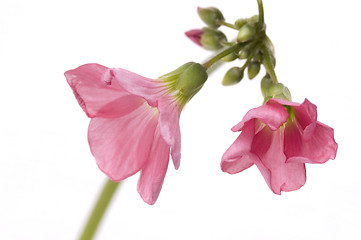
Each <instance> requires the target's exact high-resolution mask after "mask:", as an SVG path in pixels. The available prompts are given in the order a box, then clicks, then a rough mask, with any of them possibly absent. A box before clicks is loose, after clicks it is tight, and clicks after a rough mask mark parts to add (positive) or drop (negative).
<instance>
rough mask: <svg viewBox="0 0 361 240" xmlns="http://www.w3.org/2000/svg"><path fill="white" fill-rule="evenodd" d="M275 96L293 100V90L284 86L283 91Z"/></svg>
mask: <svg viewBox="0 0 361 240" xmlns="http://www.w3.org/2000/svg"><path fill="white" fill-rule="evenodd" d="M274 98H278V99H284V100H287V101H292V97H291V92H290V90H289V89H288V87H284V88H283V90H282V92H281V93H279V94H277V95H275V96H274Z"/></svg>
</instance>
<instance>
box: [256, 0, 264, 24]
mask: <svg viewBox="0 0 361 240" xmlns="http://www.w3.org/2000/svg"><path fill="white" fill-rule="evenodd" d="M257 3H258V12H259V14H258V22H259V23H260V25H261V26H263V23H264V11H263V3H262V0H257Z"/></svg>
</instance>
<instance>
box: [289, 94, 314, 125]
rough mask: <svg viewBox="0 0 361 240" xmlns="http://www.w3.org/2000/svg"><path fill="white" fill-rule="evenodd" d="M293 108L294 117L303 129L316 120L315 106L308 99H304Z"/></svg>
mask: <svg viewBox="0 0 361 240" xmlns="http://www.w3.org/2000/svg"><path fill="white" fill-rule="evenodd" d="M293 109H294V111H295V117H296V119H297V121H298V122H299V124H300V125H301V127H302V128H303V129H305V128H306V127H307V126H309V125H310V124H312V123H315V122H316V121H317V107H316V105H314V104H312V103H311V102H310V101H308V99H305V101H304V102H303V103H302V104H301V105H300V106H298V107H293Z"/></svg>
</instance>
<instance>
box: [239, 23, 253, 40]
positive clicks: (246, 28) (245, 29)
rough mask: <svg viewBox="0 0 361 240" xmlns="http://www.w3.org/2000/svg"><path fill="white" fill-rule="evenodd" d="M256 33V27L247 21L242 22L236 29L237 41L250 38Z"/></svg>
mask: <svg viewBox="0 0 361 240" xmlns="http://www.w3.org/2000/svg"><path fill="white" fill-rule="evenodd" d="M255 33H256V29H255V28H254V27H253V26H251V25H250V24H249V23H246V24H244V25H243V26H242V27H241V28H240V29H239V31H238V35H237V42H246V41H248V40H251V39H252V38H253V37H254V35H255Z"/></svg>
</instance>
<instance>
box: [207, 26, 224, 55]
mask: <svg viewBox="0 0 361 240" xmlns="http://www.w3.org/2000/svg"><path fill="white" fill-rule="evenodd" d="M223 41H227V38H226V36H225V35H224V34H223V33H222V32H221V31H218V30H214V29H211V28H203V34H202V37H201V44H202V46H203V47H204V48H205V49H207V50H219V49H221V48H223V45H222V44H221V42H223Z"/></svg>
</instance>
